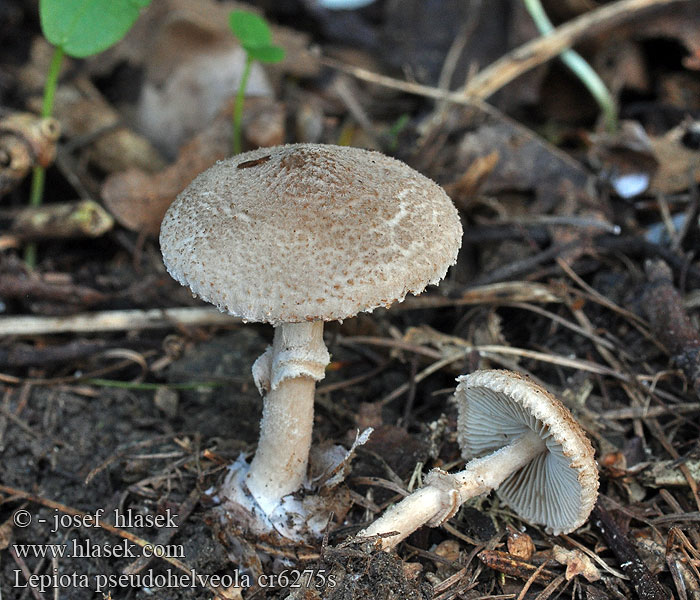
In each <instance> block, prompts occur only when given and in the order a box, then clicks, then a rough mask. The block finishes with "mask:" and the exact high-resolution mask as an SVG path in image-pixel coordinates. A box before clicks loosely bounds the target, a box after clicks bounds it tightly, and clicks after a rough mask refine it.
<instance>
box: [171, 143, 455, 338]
mask: <svg viewBox="0 0 700 600" xmlns="http://www.w3.org/2000/svg"><path fill="white" fill-rule="evenodd" d="M461 238H462V227H461V224H460V221H459V216H458V214H457V210H456V209H455V207H454V206H453V204H452V202H451V201H450V199H449V197H448V196H447V195H446V194H445V192H444V191H443V190H442V188H441V187H440V186H438V185H437V184H436V183H434V182H433V181H431V180H430V179H428V178H427V177H425V176H423V175H421V174H420V173H418V172H416V171H414V170H413V169H411V168H410V167H408V166H407V165H405V164H404V163H402V162H400V161H398V160H396V159H393V158H389V157H387V156H384V155H383V154H380V153H378V152H372V151H368V150H361V149H358V148H350V147H342V146H330V145H321V144H292V145H287V146H276V147H272V148H260V149H258V150H253V151H252V152H246V153H244V154H239V155H237V156H234V157H232V158H229V159H227V160H223V161H220V162H219V163H217V164H216V165H214V166H213V167H211V168H210V169H208V170H207V171H205V172H204V173H202V174H200V175H199V176H198V177H197V178H196V179H195V180H194V181H193V182H192V183H191V184H190V185H189V186H188V187H187V188H186V189H185V190H184V191H183V192H182V193H181V194H180V195H179V196H178V197H177V199H176V200H175V201H174V202H173V204H172V205H171V206H170V208H169V209H168V212H167V214H166V215H165V218H164V219H163V224H162V226H161V231H160V244H161V250H162V253H163V259H164V261H165V265H166V267H167V269H168V272H169V273H170V274H171V275H172V276H173V277H174V278H175V279H177V280H178V281H179V282H180V283H182V284H183V285H188V286H189V287H190V288H191V289H192V291H193V292H194V293H195V294H197V295H198V296H199V297H200V298H202V299H204V300H206V301H207V302H211V303H212V304H215V305H217V306H218V307H219V308H220V309H221V310H222V311H227V312H229V313H231V314H233V315H236V316H239V317H242V318H243V319H246V320H248V321H263V322H268V323H272V324H278V323H280V322H302V321H309V320H324V321H329V320H336V319H345V318H347V317H351V316H353V315H355V314H357V313H358V312H360V311H371V310H373V309H374V308H377V307H379V306H388V305H389V304H391V303H392V302H395V301H402V300H403V299H404V297H405V296H406V294H407V293H408V292H411V293H413V294H418V293H420V292H421V291H423V289H424V288H425V287H426V286H427V285H428V284H434V283H437V282H438V281H440V279H442V278H443V277H444V276H445V273H446V272H447V269H448V267H449V266H450V265H452V264H454V262H455V261H456V258H457V251H458V250H459V247H460V245H461Z"/></svg>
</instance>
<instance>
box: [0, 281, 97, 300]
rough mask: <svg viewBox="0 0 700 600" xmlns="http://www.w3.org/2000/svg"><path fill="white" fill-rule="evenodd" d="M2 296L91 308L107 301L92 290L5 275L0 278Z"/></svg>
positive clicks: (73, 285) (0, 293) (74, 285)
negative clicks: (38, 299)
mask: <svg viewBox="0 0 700 600" xmlns="http://www.w3.org/2000/svg"><path fill="white" fill-rule="evenodd" d="M0 296H2V297H4V298H22V299H26V298H27V296H29V297H33V298H41V299H44V300H55V301H58V302H64V303H70V304H80V305H83V306H90V305H93V304H99V303H100V302H104V301H105V300H106V299H107V296H106V295H105V294H103V293H102V292H98V291H97V290H94V289H92V288H89V287H86V286H83V285H76V284H73V283H70V284H53V283H49V282H48V281H44V280H42V279H39V278H38V277H33V276H28V277H27V276H18V275H12V274H9V273H3V274H2V277H0Z"/></svg>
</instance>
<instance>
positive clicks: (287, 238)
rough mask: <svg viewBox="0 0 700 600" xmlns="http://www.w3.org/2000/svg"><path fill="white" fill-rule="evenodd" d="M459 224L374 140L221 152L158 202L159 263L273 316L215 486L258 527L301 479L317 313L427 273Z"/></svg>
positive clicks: (431, 280)
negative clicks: (253, 434)
mask: <svg viewBox="0 0 700 600" xmlns="http://www.w3.org/2000/svg"><path fill="white" fill-rule="evenodd" d="M461 235H462V227H461V223H460V220H459V216H458V213H457V211H456V209H455V207H454V205H453V204H452V202H451V201H450V199H449V197H448V196H447V195H446V194H445V192H444V191H443V190H442V188H440V186H438V185H437V184H436V183H434V182H433V181H431V180H430V179H428V178H427V177H424V176H423V175H421V174H420V173H417V172H416V171H414V170H413V169H411V168H410V167H408V166H407V165H405V164H403V163H402V162H400V161H398V160H396V159H393V158H389V157H387V156H384V155H382V154H380V153H378V152H372V151H367V150H361V149H358V148H351V147H341V146H331V145H321V144H291V145H286V146H276V147H272V148H260V149H258V150H253V151H251V152H247V153H244V154H239V155H237V156H234V157H232V158H229V159H227V160H223V161H220V162H218V163H217V164H216V165H214V166H213V167H211V168H210V169H208V170H207V171H205V172H204V173H202V174H200V175H199V176H198V177H197V178H196V179H195V180H194V181H193V182H192V183H191V184H190V185H189V186H188V187H187V188H186V189H185V190H184V191H183V192H182V193H181V194H180V195H179V196H178V197H177V199H176V200H175V201H174V202H173V204H172V205H171V206H170V208H169V209H168V211H167V214H166V215H165V218H164V219H163V223H162V225H161V231H160V244H161V250H162V253H163V260H164V262H165V265H166V267H167V269H168V272H169V273H170V274H171V275H172V276H173V277H174V278H175V279H177V280H178V281H179V282H180V283H181V284H183V285H187V286H189V287H190V288H191V290H192V291H193V292H194V294H196V295H197V296H199V297H200V298H202V299H204V300H206V301H208V302H211V303H212V304H215V305H216V306H218V307H219V309H220V310H222V311H225V312H228V313H230V314H232V315H235V316H238V317H241V318H242V319H244V320H245V321H254V322H264V323H270V324H272V325H273V326H274V327H275V331H274V339H273V342H272V346H271V347H269V348H268V349H267V350H266V351H265V353H264V354H263V355H262V356H261V357H260V358H258V360H257V361H256V362H255V364H254V365H253V376H254V379H255V383H256V385H257V386H258V389H259V391H260V393H261V394H263V393H264V394H265V398H264V405H263V416H262V421H261V425H260V439H259V442H258V447H257V451H256V453H255V456H254V458H253V460H252V462H251V464H250V468H249V469H248V467H247V466H243V467H241V465H239V467H240V468H237V469H234V470H233V471H232V473H231V474H230V475H229V477H228V479H227V481H226V482H225V483H224V487H223V490H222V495H223V496H224V497H225V498H227V499H228V500H229V501H231V502H233V503H236V504H239V505H242V506H244V507H245V508H247V510H248V511H251V512H254V513H255V514H256V515H257V517H259V518H258V521H260V522H262V525H263V529H267V530H269V529H270V528H271V527H275V526H276V524H278V523H281V522H282V521H284V520H285V515H284V513H285V511H286V509H284V508H282V510H281V513H282V514H277V515H276V516H274V517H273V516H272V515H273V513H274V512H275V511H277V513H279V512H280V511H279V510H278V509H279V507H280V506H281V505H282V499H283V498H284V497H285V496H288V495H289V494H291V493H292V492H295V491H296V490H298V489H300V488H301V487H302V485H303V484H304V483H305V481H306V471H307V463H308V455H309V448H310V445H311V433H312V426H313V404H314V389H315V382H316V381H319V380H321V379H323V377H324V371H325V368H326V365H327V364H328V362H329V355H328V351H327V349H326V346H325V345H324V342H323V322H324V321H330V320H343V319H346V318H348V317H352V316H354V315H355V314H357V313H358V312H360V311H372V310H374V309H375V308H377V307H380V306H389V305H390V304H392V303H393V302H395V301H399V302H400V301H402V300H403V299H404V297H405V296H406V294H407V293H408V292H411V293H413V294H418V293H420V292H421V291H423V289H424V288H425V287H426V286H427V285H428V284H436V283H438V282H439V281H440V280H441V279H442V278H443V277H444V276H445V273H446V272H447V269H448V268H449V266H450V265H452V264H454V262H455V261H456V257H457V251H458V250H459V247H460V245H461ZM246 470H247V472H246ZM246 487H247V490H248V491H249V492H250V494H251V495H252V498H253V499H254V502H252V503H251V502H249V501H248V500H249V496H248V495H247V494H246V493H245V491H246V490H245V489H244V488H246ZM247 498H248V500H246V499H247ZM246 502H248V504H246ZM261 512H262V515H263V516H262V517H261V515H260V513H261ZM277 529H278V531H279V530H280V528H279V527H277Z"/></svg>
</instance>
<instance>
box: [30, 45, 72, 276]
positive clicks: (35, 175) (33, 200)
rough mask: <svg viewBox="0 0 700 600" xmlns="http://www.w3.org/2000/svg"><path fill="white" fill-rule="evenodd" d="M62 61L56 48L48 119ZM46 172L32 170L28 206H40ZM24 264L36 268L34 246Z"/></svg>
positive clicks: (49, 77)
mask: <svg viewBox="0 0 700 600" xmlns="http://www.w3.org/2000/svg"><path fill="white" fill-rule="evenodd" d="M62 61H63V48H60V47H57V48H56V49H55V50H54V52H53V56H52V57H51V64H50V65H49V72H48V73H47V75H46V85H45V86H44V102H43V104H42V106H41V116H42V117H43V118H46V117H50V116H51V114H52V113H53V103H54V99H55V97H56V88H57V87H58V75H59V74H60V72H61V62H62ZM45 179H46V171H45V169H44V167H41V166H36V167H34V169H33V170H32V187H31V190H30V192H29V206H34V207H36V206H41V202H42V199H43V196H44V181H45ZM24 262H25V263H26V264H27V266H28V267H31V268H34V267H35V266H36V244H35V243H30V244H27V246H26V247H25V249H24Z"/></svg>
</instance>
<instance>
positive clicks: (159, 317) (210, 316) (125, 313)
mask: <svg viewBox="0 0 700 600" xmlns="http://www.w3.org/2000/svg"><path fill="white" fill-rule="evenodd" d="M237 323H240V319H236V318H235V317H232V316H230V315H226V314H224V313H221V312H219V311H217V310H216V309H214V308H207V307H201V308H200V307H192V308H154V309H150V310H112V311H99V312H90V313H82V314H78V315H72V316H70V317H30V316H17V317H2V318H0V336H3V335H44V334H55V333H94V332H98V331H124V330H136V329H159V328H167V327H177V326H179V325H182V326H188V327H202V326H205V325H233V324H237Z"/></svg>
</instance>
